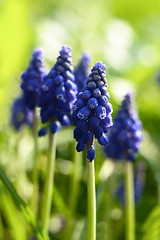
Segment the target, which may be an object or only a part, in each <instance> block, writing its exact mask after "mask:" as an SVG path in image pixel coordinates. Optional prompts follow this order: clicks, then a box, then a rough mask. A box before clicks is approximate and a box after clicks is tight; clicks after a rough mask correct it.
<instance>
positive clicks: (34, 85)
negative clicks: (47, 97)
mask: <svg viewBox="0 0 160 240" xmlns="http://www.w3.org/2000/svg"><path fill="white" fill-rule="evenodd" d="M42 61H43V54H42V51H41V50H39V49H38V50H35V51H34V52H33V54H32V60H31V62H30V64H29V66H28V68H27V69H26V71H25V72H24V73H23V74H22V75H21V79H22V83H21V88H22V90H23V95H24V101H25V103H26V105H27V107H28V108H29V109H31V110H34V109H35V107H36V106H38V101H39V89H40V86H41V84H42V82H43V78H44V76H45V70H44V67H43V63H42Z"/></svg>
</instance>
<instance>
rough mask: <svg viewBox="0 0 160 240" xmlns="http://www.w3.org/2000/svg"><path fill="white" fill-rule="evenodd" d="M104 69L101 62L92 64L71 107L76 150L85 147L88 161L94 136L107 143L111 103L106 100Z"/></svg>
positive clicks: (104, 143) (92, 152) (92, 153)
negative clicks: (83, 84) (82, 86)
mask: <svg viewBox="0 0 160 240" xmlns="http://www.w3.org/2000/svg"><path fill="white" fill-rule="evenodd" d="M105 69H106V66H105V65H103V64H102V63H101V62H97V63H96V64H95V65H94V67H93V68H92V70H91V73H90V75H89V77H88V79H87V82H86V85H85V87H84V90H83V91H82V92H80V93H79V94H78V95H77V100H76V101H75V103H74V105H73V108H72V119H73V123H74V124H75V125H76V128H75V130H74V138H75V139H76V140H77V142H78V143H77V151H83V150H84V148H85V147H86V149H87V158H88V160H89V161H92V160H93V159H94V158H95V150H94V138H96V139H97V140H98V142H99V144H101V145H103V146H105V145H106V144H107V143H108V138H107V136H106V133H107V131H108V128H109V127H110V126H111V125H112V117H111V113H112V105H111V104H110V103H109V102H108V101H109V94H108V91H107V83H106V72H105Z"/></svg>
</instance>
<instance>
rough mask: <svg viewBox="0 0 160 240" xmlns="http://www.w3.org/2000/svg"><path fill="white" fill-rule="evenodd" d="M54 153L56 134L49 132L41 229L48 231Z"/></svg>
mask: <svg viewBox="0 0 160 240" xmlns="http://www.w3.org/2000/svg"><path fill="white" fill-rule="evenodd" d="M55 155H56V134H54V135H53V134H52V133H49V147H48V159H47V170H46V179H45V186H44V201H43V206H42V207H43V209H42V229H43V231H45V232H47V231H48V224H49V219H50V211H51V204H52V192H53V181H54V167H55Z"/></svg>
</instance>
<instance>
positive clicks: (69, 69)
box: [39, 46, 77, 135]
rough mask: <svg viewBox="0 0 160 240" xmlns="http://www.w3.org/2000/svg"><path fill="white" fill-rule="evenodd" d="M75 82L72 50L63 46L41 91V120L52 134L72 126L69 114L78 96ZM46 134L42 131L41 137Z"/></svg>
mask: <svg viewBox="0 0 160 240" xmlns="http://www.w3.org/2000/svg"><path fill="white" fill-rule="evenodd" d="M74 80H75V78H74V74H73V65H72V55H71V48H70V47H67V46H63V47H62V49H61V50H60V55H59V56H58V58H57V61H56V63H55V65H54V66H53V67H52V69H51V70H50V72H49V73H48V74H47V75H46V76H45V77H44V83H43V84H42V86H41V89H40V107H41V113H40V114H41V120H42V123H45V124H46V123H47V130H48V129H50V131H51V132H52V133H55V132H57V131H59V130H60V127H61V125H65V126H67V125H69V124H70V120H69V119H70V118H69V114H70V110H71V107H72V106H73V102H74V101H75V99H76V94H77V86H76V84H75V82H74ZM46 132H47V131H45V129H43V130H42V129H41V130H40V133H39V135H45V134H44V133H46Z"/></svg>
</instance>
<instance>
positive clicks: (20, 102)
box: [11, 97, 33, 131]
mask: <svg viewBox="0 0 160 240" xmlns="http://www.w3.org/2000/svg"><path fill="white" fill-rule="evenodd" d="M11 125H12V126H13V127H14V128H15V129H16V130H17V131H19V130H20V129H21V127H22V126H24V125H28V126H29V127H32V126H33V112H32V111H30V110H29V109H28V108H27V107H26V104H25V101H24V98H23V97H18V98H16V99H15V101H14V102H13V105H12V109H11Z"/></svg>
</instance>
